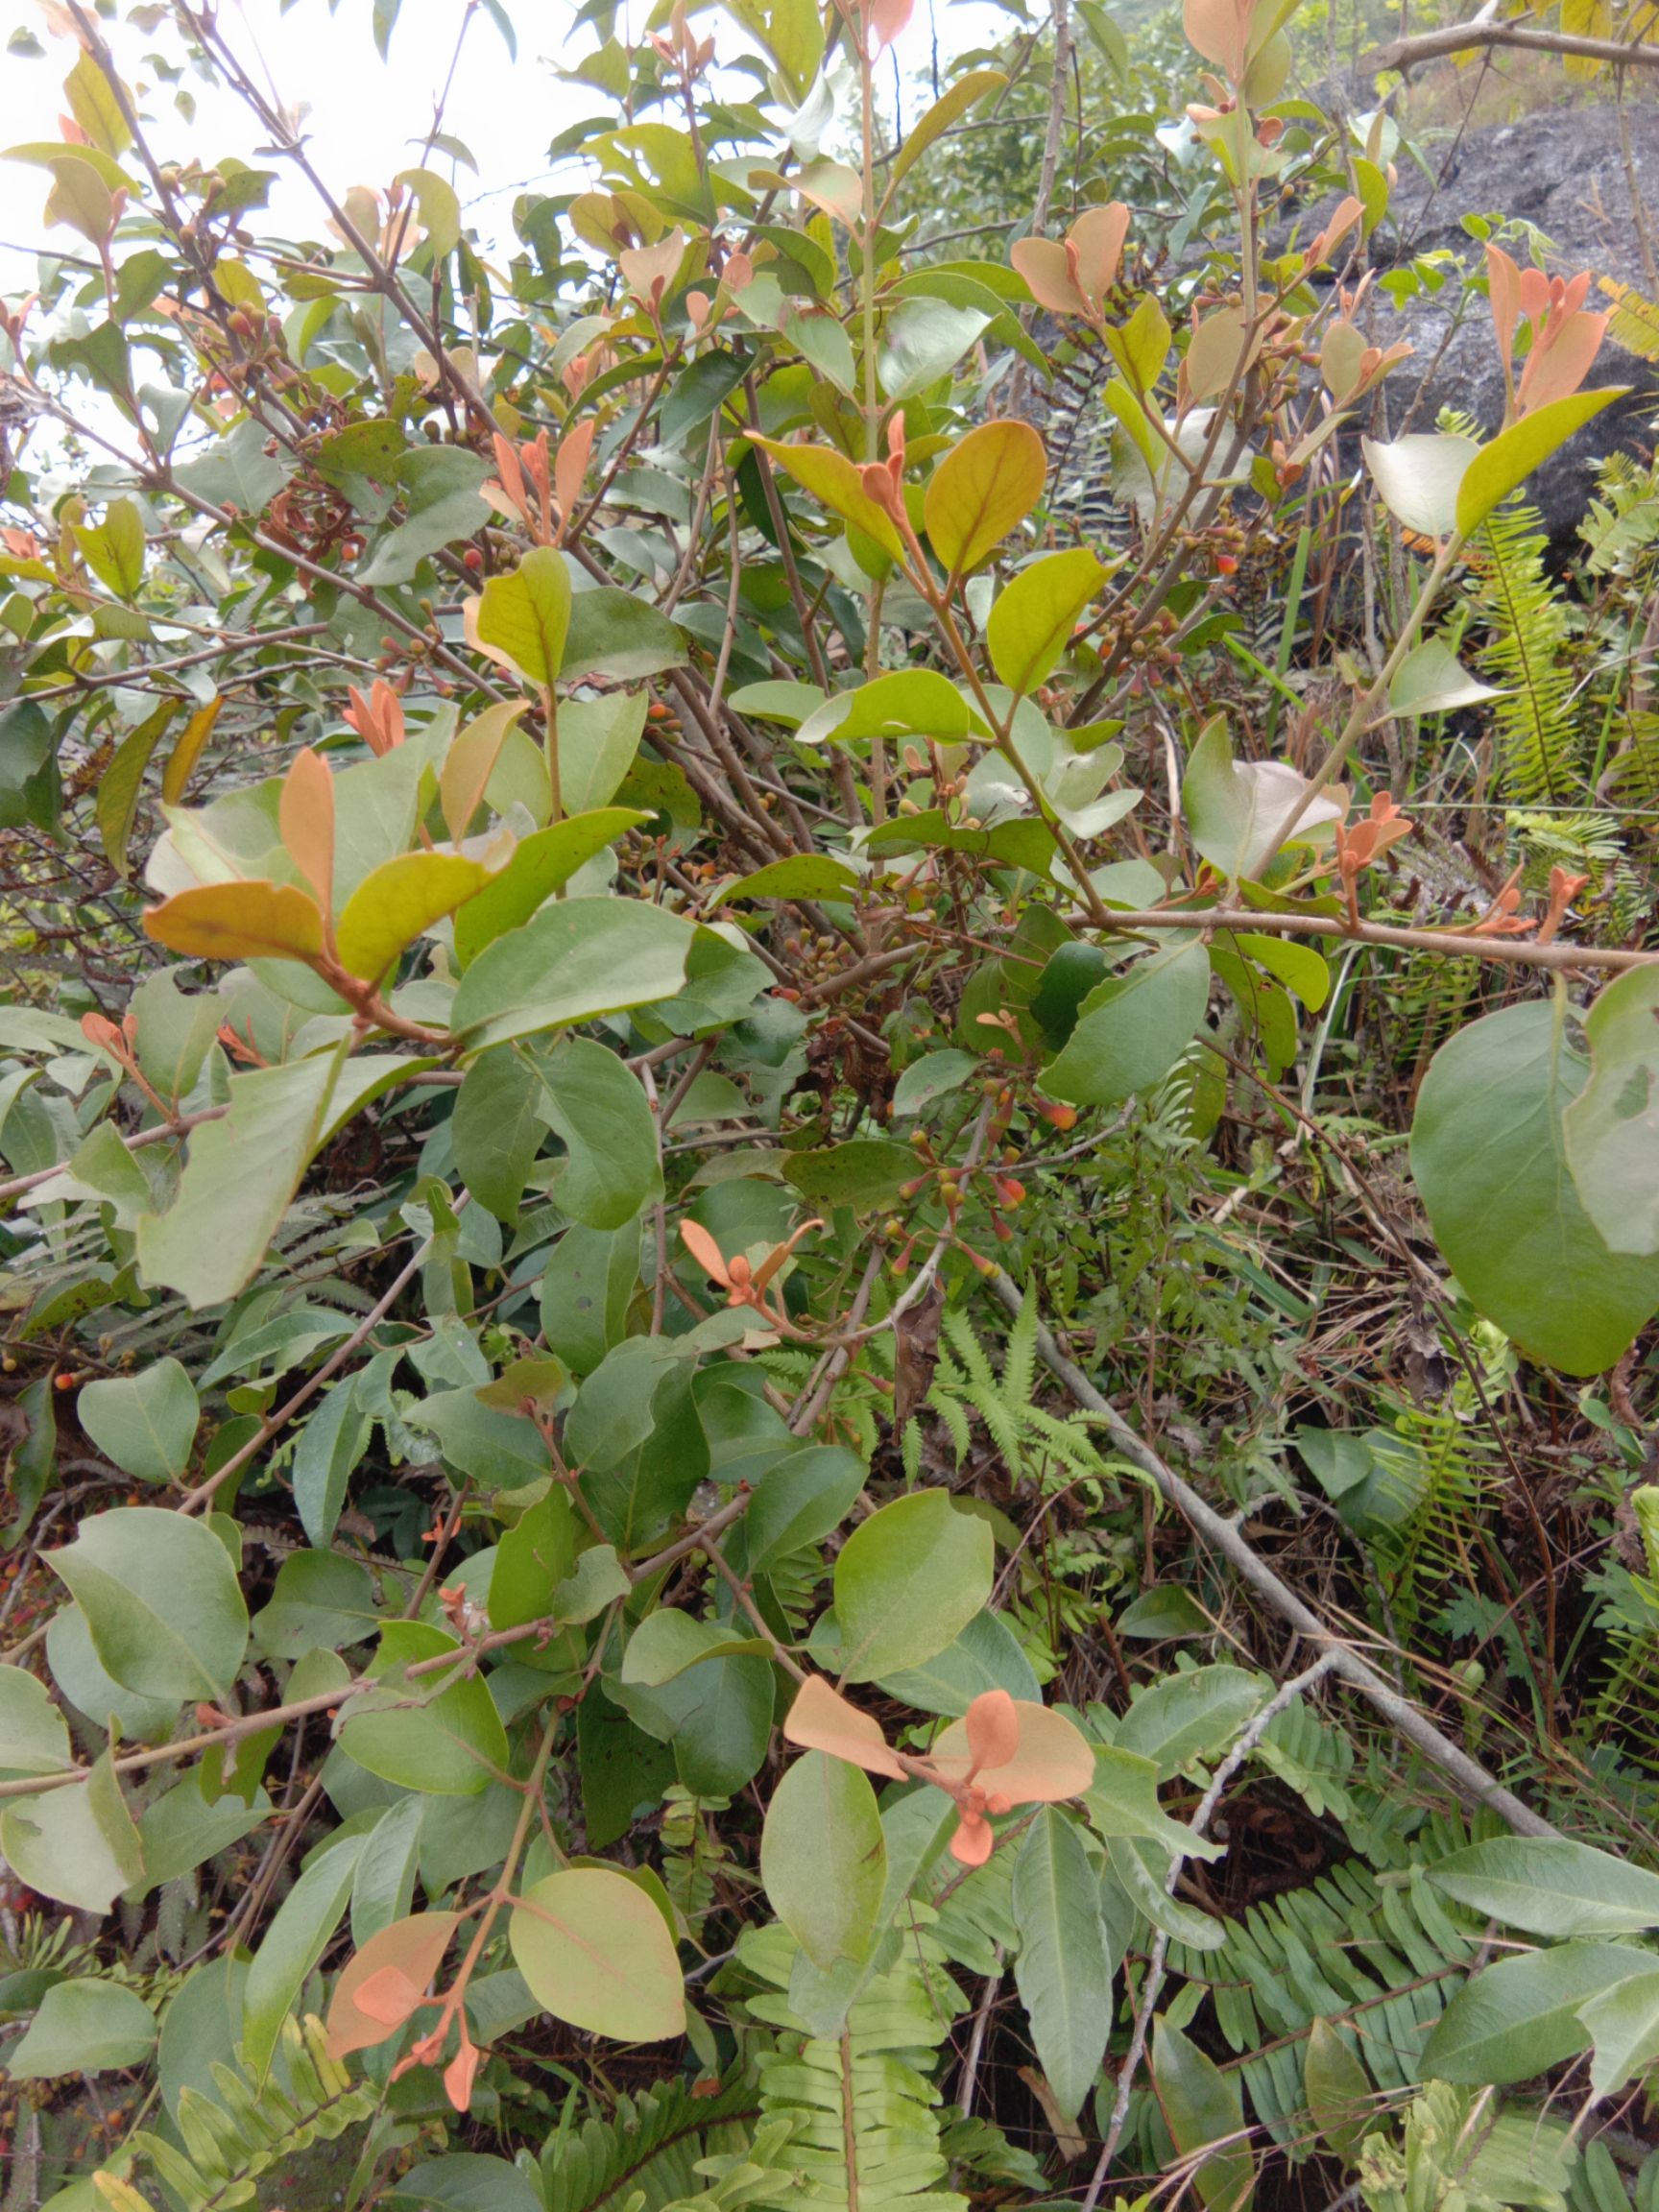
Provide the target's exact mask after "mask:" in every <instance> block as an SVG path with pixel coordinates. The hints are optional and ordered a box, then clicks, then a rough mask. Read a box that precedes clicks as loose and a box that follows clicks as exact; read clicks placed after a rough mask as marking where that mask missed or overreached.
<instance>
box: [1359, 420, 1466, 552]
mask: <svg viewBox="0 0 1659 2212" xmlns="http://www.w3.org/2000/svg"><path fill="white" fill-rule="evenodd" d="M1359 443H1360V446H1361V448H1362V449H1363V451H1364V455H1365V466H1366V467H1367V468H1368V469H1370V471H1371V481H1372V483H1373V484H1375V485H1376V487H1377V493H1378V496H1379V497H1380V498H1381V499H1382V501H1383V505H1384V506H1385V507H1386V508H1387V509H1388V512H1389V513H1390V514H1391V515H1392V516H1393V517H1395V518H1396V520H1397V521H1401V522H1404V523H1405V525H1406V527H1407V530H1415V531H1417V532H1418V533H1419V535H1420V536H1422V537H1425V538H1450V537H1451V535H1452V533H1453V531H1454V530H1455V529H1456V528H1457V527H1458V523H1457V502H1458V493H1459V490H1460V487H1461V485H1462V482H1463V479H1464V477H1465V475H1466V474H1467V473H1468V469H1469V464H1470V463H1471V462H1472V461H1473V460H1474V458H1475V456H1476V454H1477V453H1479V450H1480V448H1479V445H1476V443H1475V441H1474V439H1473V438H1459V437H1455V436H1453V435H1452V434H1450V433H1448V432H1426V431H1416V432H1413V433H1411V434H1410V435H1409V436H1407V437H1405V438H1396V439H1395V440H1394V441H1393V443H1392V444H1391V445H1382V444H1379V443H1378V441H1377V440H1375V439H1372V438H1362V439H1361V440H1360V441H1359Z"/></svg>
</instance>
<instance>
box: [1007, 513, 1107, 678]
mask: <svg viewBox="0 0 1659 2212" xmlns="http://www.w3.org/2000/svg"><path fill="white" fill-rule="evenodd" d="M1105 581H1106V570H1105V569H1104V568H1103V567H1102V566H1101V565H1100V563H1099V562H1098V561H1096V560H1095V558H1094V554H1093V553H1091V552H1089V551H1087V550H1086V549H1085V548H1083V547H1074V548H1073V549H1072V550H1071V551H1070V552H1067V553H1046V554H1044V556H1043V558H1042V559H1041V560H1040V561H1033V562H1032V564H1031V565H1030V566H1029V567H1028V568H1022V569H1021V571H1020V573H1019V575H1018V576H1016V577H1015V578H1014V579H1013V581H1012V582H1011V583H1010V584H1008V585H1007V586H1006V587H1005V588H1004V589H1002V590H1001V591H999V592H998V595H997V598H996V599H995V600H994V601H993V603H992V608H991V614H990V619H989V620H988V621H987V623H986V625H985V644H986V649H987V650H988V651H989V653H990V655H991V665H992V666H993V667H994V668H995V669H996V671H997V675H998V680H999V682H1001V683H1003V684H1006V685H1007V686H1008V688H1009V690H1010V691H1014V692H1017V693H1019V694H1020V695H1021V696H1023V695H1024V694H1025V693H1027V692H1029V691H1034V690H1035V689H1036V688H1037V686H1038V685H1039V684H1041V683H1042V682H1043V681H1044V680H1045V678H1046V677H1047V676H1049V675H1051V674H1052V673H1053V671H1054V669H1055V668H1056V667H1058V665H1059V663H1060V659H1061V656H1062V655H1063V654H1064V653H1065V651H1066V649H1067V647H1068V646H1069V645H1070V642H1071V637H1072V633H1073V632H1074V631H1075V630H1076V627H1077V618H1078V616H1079V615H1080V614H1081V613H1082V612H1083V610H1084V608H1085V607H1087V606H1088V604H1089V602H1090V600H1091V599H1093V598H1094V594H1095V592H1096V591H1098V590H1099V589H1100V587H1101V585H1102V584H1103V583H1104V582H1105Z"/></svg>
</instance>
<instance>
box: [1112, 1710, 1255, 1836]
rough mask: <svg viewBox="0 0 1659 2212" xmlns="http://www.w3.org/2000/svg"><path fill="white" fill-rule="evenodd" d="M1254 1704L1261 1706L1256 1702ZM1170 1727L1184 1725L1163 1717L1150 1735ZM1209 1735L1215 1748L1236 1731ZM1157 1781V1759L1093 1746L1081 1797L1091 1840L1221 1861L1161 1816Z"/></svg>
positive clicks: (1227, 1727) (1178, 1718) (1114, 1747)
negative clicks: (1134, 1843) (1125, 1841)
mask: <svg viewBox="0 0 1659 2212" xmlns="http://www.w3.org/2000/svg"><path fill="white" fill-rule="evenodd" d="M1199 1671H1200V1672H1201V1673H1203V1672H1209V1671H1211V1670H1209V1669H1200V1670H1199ZM1220 1671H1221V1672H1223V1673H1229V1672H1232V1671H1233V1670H1231V1669H1222V1670H1220ZM1185 1679H1186V1676H1185V1675H1180V1674H1175V1675H1166V1677H1165V1682H1164V1683H1161V1684H1155V1685H1154V1688H1164V1687H1165V1686H1166V1684H1169V1683H1175V1682H1181V1681H1184V1680H1185ZM1217 1687H1218V1692H1219V1695H1220V1696H1221V1698H1222V1699H1223V1700H1225V1699H1226V1697H1227V1695H1228V1692H1227V1690H1226V1689H1225V1688H1222V1687H1221V1686H1217ZM1257 1702H1258V1705H1260V1702H1261V1700H1260V1698H1259V1699H1258V1700H1257ZM1130 1710H1131V1711H1133V1710H1134V1708H1133V1707H1131V1709H1130ZM1246 1718H1248V1716H1246ZM1170 1725H1173V1726H1175V1727H1176V1728H1182V1727H1183V1719H1182V1716H1181V1715H1180V1714H1179V1713H1166V1714H1165V1716H1164V1718H1163V1720H1162V1721H1161V1722H1160V1723H1159V1724H1158V1726H1157V1727H1156V1728H1155V1729H1154V1731H1152V1733H1153V1734H1154V1736H1156V1737H1162V1736H1163V1735H1164V1734H1165V1731H1166V1728H1167V1727H1168V1726H1170ZM1213 1733H1214V1736H1215V1740H1216V1741H1217V1742H1218V1743H1219V1742H1224V1741H1229V1740H1230V1739H1231V1738H1232V1737H1233V1736H1235V1735H1236V1734H1237V1733H1238V1729H1237V1726H1235V1725H1233V1724H1232V1723H1231V1721H1230V1720H1229V1721H1228V1722H1226V1723H1224V1729H1223V1731H1213ZM1178 1747H1179V1745H1178V1743H1171V1744H1170V1748H1171V1749H1175V1748H1178ZM1171 1771H1172V1772H1173V1771H1176V1769H1171ZM1159 1780H1160V1768H1159V1765H1158V1761H1157V1760H1156V1759H1149V1758H1146V1757H1144V1756H1143V1755H1142V1753H1141V1752H1139V1751H1126V1750H1125V1749H1124V1748H1123V1747H1122V1745H1121V1744H1118V1743H1097V1744H1096V1745H1095V1746H1094V1782H1093V1783H1092V1784H1091V1785H1090V1787H1089V1788H1088V1789H1087V1790H1086V1791H1084V1793H1083V1803H1084V1807H1085V1809H1086V1810H1087V1812H1088V1815H1089V1825H1090V1826H1091V1827H1092V1828H1093V1829H1094V1833H1095V1835H1096V1836H1100V1837H1103V1838H1104V1839H1106V1840H1107V1841H1108V1842H1111V1841H1112V1840H1113V1839H1116V1838H1118V1837H1125V1838H1130V1837H1133V1838H1135V1839H1139V1840H1141V1841H1143V1842H1147V1843H1155V1844H1156V1845H1157V1846H1158V1848H1159V1850H1160V1851H1161V1852H1162V1853H1163V1854H1164V1857H1165V1858H1166V1860H1168V1859H1171V1858H1182V1859H1218V1858H1220V1856H1221V1854H1222V1851H1223V1849H1224V1846H1223V1845H1221V1844H1219V1843H1210V1842H1206V1841H1205V1840H1204V1839H1201V1838H1200V1837H1197V1836H1194V1835H1193V1833H1192V1831H1191V1829H1190V1828H1188V1827H1185V1826H1184V1825H1183V1824H1182V1822H1180V1821H1179V1820H1172V1819H1171V1818H1170V1817H1169V1815H1168V1814H1167V1813H1166V1812H1165V1810H1164V1808H1163V1807H1162V1806H1161V1805H1160V1804H1159V1802H1158V1784H1159Z"/></svg>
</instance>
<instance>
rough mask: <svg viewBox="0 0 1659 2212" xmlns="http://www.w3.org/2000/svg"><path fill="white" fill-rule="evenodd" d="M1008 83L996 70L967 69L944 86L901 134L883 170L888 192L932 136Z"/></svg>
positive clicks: (1000, 72)
mask: <svg viewBox="0 0 1659 2212" xmlns="http://www.w3.org/2000/svg"><path fill="white" fill-rule="evenodd" d="M1007 82H1008V79H1007V77H1006V76H1005V75H1004V73H1003V72H1002V71H1001V70H1000V69H970V70H969V71H967V73H966V74H965V75H963V76H961V77H958V78H957V80H956V82H955V84H951V85H949V86H947V88H946V89H945V91H943V92H942V93H941V94H940V95H939V97H938V99H937V100H935V101H934V103H933V105H932V107H931V108H924V110H923V112H922V113H921V115H920V116H918V118H917V119H916V121H915V122H914V123H912V124H911V126H910V128H909V130H908V131H906V132H905V133H904V138H903V142H902V145H901V146H900V147H899V150H898V151H897V153H896V154H895V155H894V156H893V162H892V166H891V168H889V170H888V172H887V189H888V190H889V191H891V190H892V189H893V187H894V185H895V184H897V183H898V181H899V180H900V178H901V177H902V176H903V175H904V173H905V171H906V170H907V169H909V168H910V167H911V165H912V163H914V162H916V161H918V160H919V159H920V158H921V156H923V155H924V154H925V153H926V151H927V149H928V147H929V146H931V145H932V144H933V142H934V140H935V139H937V138H939V137H941V136H942V135H943V134H944V132H947V131H949V130H950V128H951V126H952V125H953V124H956V123H959V122H960V121H961V120H962V118H963V116H964V115H966V114H967V113H968V111H969V109H970V108H977V107H978V105H979V103H980V101H981V100H985V99H988V98H989V97H990V95H991V94H992V93H993V92H1000V91H1001V89H1002V87H1003V85H1004V84H1007Z"/></svg>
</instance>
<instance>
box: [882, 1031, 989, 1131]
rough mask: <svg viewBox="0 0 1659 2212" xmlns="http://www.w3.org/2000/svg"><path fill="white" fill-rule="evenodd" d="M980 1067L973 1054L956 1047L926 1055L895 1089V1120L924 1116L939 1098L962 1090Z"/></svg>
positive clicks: (915, 1061)
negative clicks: (926, 1108) (910, 1116)
mask: <svg viewBox="0 0 1659 2212" xmlns="http://www.w3.org/2000/svg"><path fill="white" fill-rule="evenodd" d="M980 1065H981V1063H980V1062H979V1061H978V1060H977V1059H976V1058H975V1057H974V1054H973V1053H972V1052H958V1051H957V1050H956V1049H955V1047H954V1046H948V1047H947V1048H946V1049H945V1050H944V1051H942V1052H925V1053H924V1054H923V1056H922V1058H921V1059H920V1060H913V1061H912V1062H911V1063H910V1065H909V1067H908V1068H906V1069H905V1070H904V1072H903V1074H902V1075H901V1076H900V1078H899V1080H898V1082H897V1083H896V1084H895V1085H894V1086H893V1118H894V1119H895V1120H896V1121H902V1120H903V1119H904V1118H906V1117H907V1116H909V1115H911V1114H920V1113H921V1112H922V1111H923V1109H924V1108H925V1107H927V1106H931V1105H932V1103H933V1101H934V1100H935V1099H936V1098H944V1097H947V1096H949V1094H950V1093H951V1092H952V1091H960V1090H961V1088H962V1086H963V1084H964V1083H966V1082H968V1081H969V1080H970V1078H971V1077H973V1076H974V1075H975V1074H977V1072H978V1070H979V1068H980Z"/></svg>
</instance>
